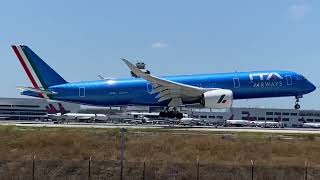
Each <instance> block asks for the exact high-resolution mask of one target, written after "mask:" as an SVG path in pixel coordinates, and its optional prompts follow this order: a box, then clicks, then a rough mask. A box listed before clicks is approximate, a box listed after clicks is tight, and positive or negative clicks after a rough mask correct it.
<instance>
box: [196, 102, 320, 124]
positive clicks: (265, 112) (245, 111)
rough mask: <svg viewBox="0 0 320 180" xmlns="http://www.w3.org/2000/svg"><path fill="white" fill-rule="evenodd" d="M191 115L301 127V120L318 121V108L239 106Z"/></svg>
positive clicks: (319, 111)
mask: <svg viewBox="0 0 320 180" xmlns="http://www.w3.org/2000/svg"><path fill="white" fill-rule="evenodd" d="M191 116H192V117H194V118H200V119H203V120H206V119H213V120H220V121H224V120H227V119H229V118H230V117H231V116H233V119H237V120H252V121H253V120H254V121H263V122H265V121H274V122H279V121H280V122H282V124H283V126H284V127H301V126H302V124H303V122H304V121H305V122H310V123H320V110H295V109H270V108H239V107H233V108H231V109H230V110H224V111H215V110H210V109H209V110H208V109H206V110H197V109H193V110H192V112H191Z"/></svg>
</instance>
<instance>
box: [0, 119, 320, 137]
mask: <svg viewBox="0 0 320 180" xmlns="http://www.w3.org/2000/svg"><path fill="white" fill-rule="evenodd" d="M0 125H11V126H17V127H47V128H99V129H103V128H105V129H117V128H127V129H165V130H172V131H190V132H229V133H232V132H247V133H278V134H320V129H311V128H251V127H245V128H230V127H218V128H215V127H213V126H192V127H191V126H189V127H187V126H180V125H175V126H173V125H132V124H112V123H108V124H96V123H92V124H89V123H70V124H53V123H50V122H30V121H27V122H26V121H24V122H23V121H0Z"/></svg>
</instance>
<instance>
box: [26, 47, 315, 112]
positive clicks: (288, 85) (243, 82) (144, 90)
mask: <svg viewBox="0 0 320 180" xmlns="http://www.w3.org/2000/svg"><path fill="white" fill-rule="evenodd" d="M25 48H26V51H27V52H28V53H29V54H30V56H31V58H32V59H33V61H34V63H35V64H36V66H38V67H39V69H42V68H44V69H47V71H46V70H40V71H39V72H40V74H41V75H42V76H43V79H44V81H45V83H46V84H47V85H48V87H47V89H48V90H49V91H52V92H55V94H53V95H50V98H51V99H54V100H60V101H68V102H75V103H81V104H88V105H98V106H124V105H145V106H167V105H168V103H169V100H168V101H163V102H158V99H156V98H155V97H156V96H157V94H151V93H150V92H152V86H151V84H150V83H148V82H147V81H146V80H144V79H140V78H127V79H111V80H99V81H87V82H76V83H67V82H66V81H65V80H64V79H63V78H61V76H59V75H57V74H56V73H55V72H54V71H53V70H50V69H51V68H50V69H49V68H48V65H47V64H45V63H44V62H43V61H42V60H41V59H40V58H39V57H38V56H37V55H35V54H34V53H33V52H32V51H31V50H30V49H29V48H27V47H25ZM161 78H163V79H166V80H170V81H174V82H179V83H183V84H187V85H191V86H197V87H203V88H222V89H229V90H231V91H232V92H233V98H234V99H252V98H267V97H285V96H296V97H300V96H302V95H304V94H308V93H310V92H312V91H314V90H315V89H316V87H315V86H314V85H313V84H312V83H311V82H310V81H308V80H307V79H306V78H305V77H304V76H302V75H300V74H298V73H295V72H292V71H254V72H233V73H216V74H203V75H182V76H166V77H161ZM22 94H23V95H28V96H35V97H38V94H37V93H34V92H32V91H23V92H22ZM199 98H200V97H197V98H193V99H192V98H190V99H188V100H184V104H193V103H195V102H199V101H198V100H199Z"/></svg>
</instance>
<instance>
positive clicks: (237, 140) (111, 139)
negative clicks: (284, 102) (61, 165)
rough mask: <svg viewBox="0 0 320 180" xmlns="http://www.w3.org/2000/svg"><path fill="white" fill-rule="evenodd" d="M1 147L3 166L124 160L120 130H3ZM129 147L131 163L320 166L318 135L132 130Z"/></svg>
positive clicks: (0, 131)
mask: <svg viewBox="0 0 320 180" xmlns="http://www.w3.org/2000/svg"><path fill="white" fill-rule="evenodd" d="M0 142H1V143H0V160H27V159H30V158H31V157H33V156H34V155H37V158H38V159H42V160H86V159H88V158H89V157H90V156H92V158H93V159H95V160H101V161H104V160H107V161H109V160H111V161H118V160H119V158H120V132H119V129H90V128H26V127H15V126H0ZM125 142H126V143H125V144H126V151H125V156H126V161H130V162H142V161H144V160H146V161H147V162H150V163H153V162H154V163H168V162H169V163H194V162H196V160H197V159H199V161H200V162H202V163H212V162H214V163H218V164H249V163H250V160H255V161H256V162H257V163H259V164H277V165H281V164H283V165H304V162H305V161H306V160H307V161H309V163H311V164H316V165H320V158H315V157H320V138H319V137H318V135H279V134H267V133H203V132H202V133H198V132H188V131H171V130H170V131H169V130H159V129H158V130H143V129H139V130H137V129H136V130H130V129H129V131H128V133H126V135H125Z"/></svg>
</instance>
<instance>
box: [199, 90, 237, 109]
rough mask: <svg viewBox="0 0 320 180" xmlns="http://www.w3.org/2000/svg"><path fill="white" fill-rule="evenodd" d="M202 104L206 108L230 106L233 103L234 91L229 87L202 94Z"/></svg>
mask: <svg viewBox="0 0 320 180" xmlns="http://www.w3.org/2000/svg"><path fill="white" fill-rule="evenodd" d="M200 103H201V105H202V106H203V107H206V108H213V109H224V108H230V107H231V106H232V103H233V93H232V91H230V90H228V89H216V90H211V91H207V92H205V93H203V94H202V97H201V102H200Z"/></svg>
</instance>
